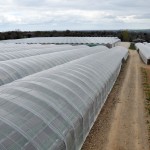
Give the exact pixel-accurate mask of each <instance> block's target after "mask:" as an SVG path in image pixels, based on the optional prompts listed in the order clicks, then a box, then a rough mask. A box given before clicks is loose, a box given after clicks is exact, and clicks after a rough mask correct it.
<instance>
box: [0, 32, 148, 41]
mask: <svg viewBox="0 0 150 150" xmlns="http://www.w3.org/2000/svg"><path fill="white" fill-rule="evenodd" d="M148 31H149V30H148ZM63 36H65V37H70V36H71V37H118V38H120V39H121V41H126V42H133V41H134V40H135V39H143V40H144V41H146V42H150V32H147V31H145V30H143V31H140V32H138V31H132V30H129V31H128V30H118V31H70V30H66V31H56V30H54V31H32V32H27V31H26V32H22V31H19V30H17V31H8V32H0V40H8V39H21V38H32V37H63Z"/></svg>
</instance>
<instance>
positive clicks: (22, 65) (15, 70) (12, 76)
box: [0, 46, 109, 85]
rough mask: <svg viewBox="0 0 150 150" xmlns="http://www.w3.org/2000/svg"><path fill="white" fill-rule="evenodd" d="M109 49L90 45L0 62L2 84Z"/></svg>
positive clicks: (0, 80) (0, 81) (0, 83)
mask: <svg viewBox="0 0 150 150" xmlns="http://www.w3.org/2000/svg"><path fill="white" fill-rule="evenodd" d="M105 50H109V49H108V48H107V47H105V46H95V47H92V48H90V47H88V48H84V49H82V50H81V49H80V48H79V49H75V50H70V51H62V52H55V53H50V54H43V55H36V56H31V57H25V58H20V59H13V60H8V61H1V62H0V85H3V84H6V83H9V82H12V81H14V80H17V79H20V78H23V77H25V76H27V75H31V74H34V73H37V72H40V71H42V70H45V69H49V68H52V67H54V66H57V65H60V64H63V63H66V62H69V61H72V60H75V59H78V58H81V57H84V56H86V55H90V54H94V53H98V52H103V51H105Z"/></svg>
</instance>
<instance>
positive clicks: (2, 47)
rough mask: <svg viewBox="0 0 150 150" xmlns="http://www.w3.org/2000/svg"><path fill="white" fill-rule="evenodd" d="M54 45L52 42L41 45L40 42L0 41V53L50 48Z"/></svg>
mask: <svg viewBox="0 0 150 150" xmlns="http://www.w3.org/2000/svg"><path fill="white" fill-rule="evenodd" d="M52 46H56V45H54V44H48V45H41V44H11V43H10V44H2V43H0V53H7V52H15V51H24V50H31V49H43V48H51V47H52Z"/></svg>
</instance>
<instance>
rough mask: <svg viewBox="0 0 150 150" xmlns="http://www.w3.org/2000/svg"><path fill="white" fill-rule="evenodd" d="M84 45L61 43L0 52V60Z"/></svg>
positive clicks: (82, 46)
mask: <svg viewBox="0 0 150 150" xmlns="http://www.w3.org/2000/svg"><path fill="white" fill-rule="evenodd" d="M86 47H87V46H85V45H80V46H79V45H78V46H71V45H62V46H59V47H58V46H56V47H55V46H52V47H46V48H44V47H43V48H42V49H30V50H24V51H15V52H8V53H0V61H5V60H10V59H17V58H23V57H30V56H35V55H41V54H48V53H54V52H61V51H66V50H73V49H79V48H86Z"/></svg>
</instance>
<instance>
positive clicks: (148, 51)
mask: <svg viewBox="0 0 150 150" xmlns="http://www.w3.org/2000/svg"><path fill="white" fill-rule="evenodd" d="M135 46H136V48H137V49H139V52H140V54H142V55H143V56H144V57H145V58H146V59H150V47H149V46H147V45H144V44H143V43H137V44H135Z"/></svg>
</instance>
